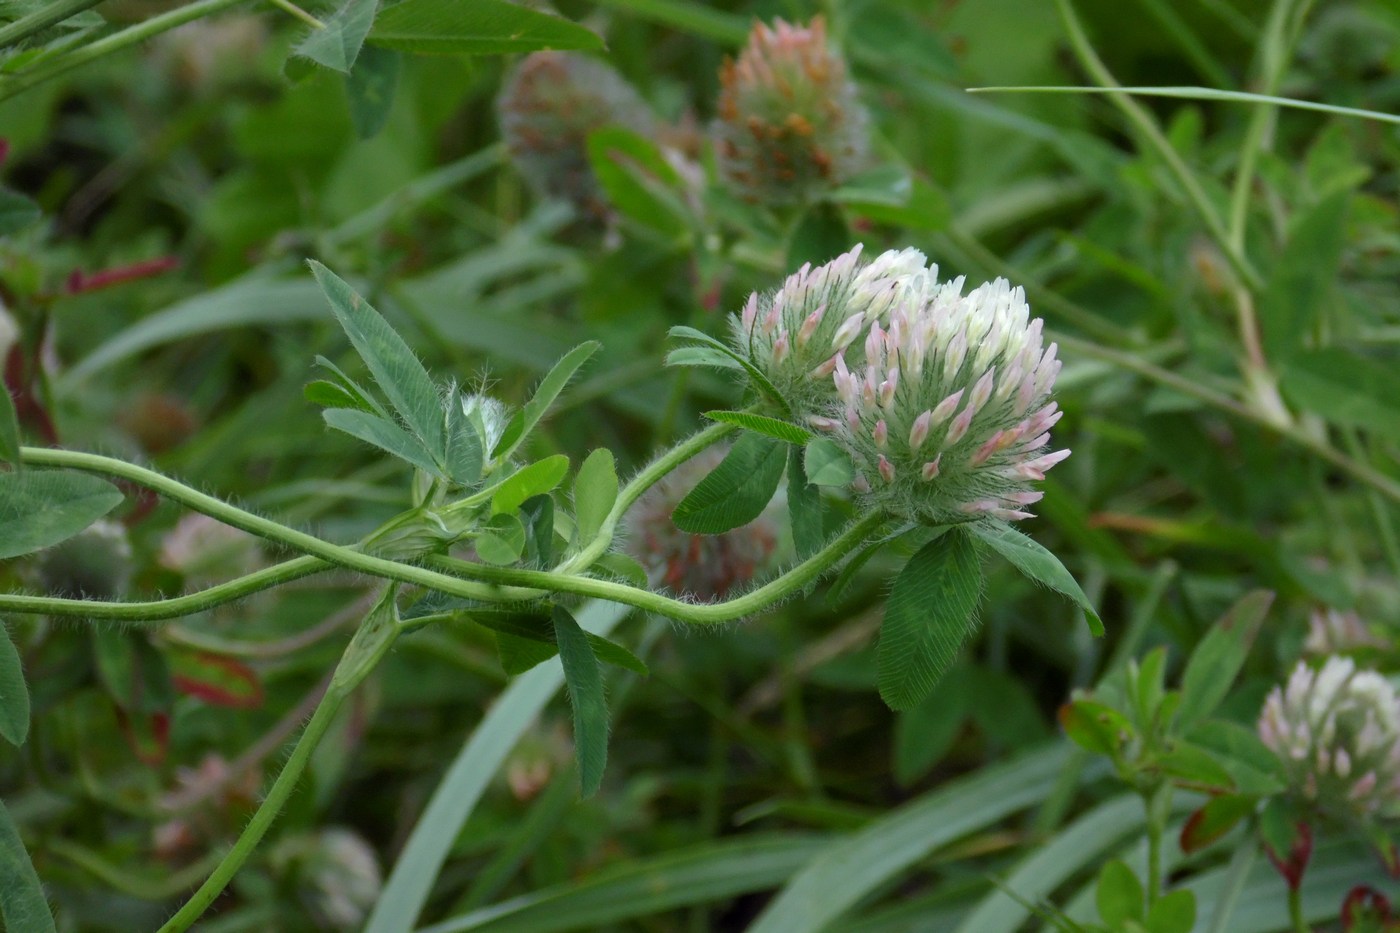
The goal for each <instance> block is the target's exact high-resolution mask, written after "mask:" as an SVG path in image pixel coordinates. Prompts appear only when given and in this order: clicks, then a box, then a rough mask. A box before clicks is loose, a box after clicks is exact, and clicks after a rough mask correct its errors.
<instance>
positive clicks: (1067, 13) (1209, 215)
mask: <svg viewBox="0 0 1400 933" xmlns="http://www.w3.org/2000/svg"><path fill="white" fill-rule="evenodd" d="M1055 2H1056V5H1057V6H1058V7H1059V10H1060V18H1061V20H1063V21H1064V24H1065V30H1066V32H1067V33H1068V34H1069V41H1070V45H1071V46H1073V48H1074V53H1075V55H1076V57H1078V59H1079V61H1080V64H1082V65H1083V66H1084V69H1085V70H1086V71H1087V72H1089V74H1090V76H1092V77H1093V79H1094V80H1095V81H1097V82H1098V83H1099V85H1100V86H1102V87H1105V88H1119V87H1121V86H1122V85H1120V84H1119V83H1118V81H1117V79H1116V78H1114V77H1113V74H1112V72H1110V71H1109V70H1108V68H1107V66H1105V65H1104V63H1103V61H1102V60H1101V59H1100V58H1099V56H1098V53H1097V52H1095V51H1094V47H1093V45H1092V44H1091V43H1090V42H1089V37H1088V36H1087V35H1085V33H1084V26H1083V24H1081V23H1080V22H1079V17H1078V15H1077V14H1076V13H1075V12H1074V7H1073V6H1071V4H1070V0H1055ZM1108 96H1109V100H1111V101H1113V103H1114V105H1115V106H1116V107H1118V109H1119V110H1121V111H1122V112H1123V114H1124V115H1125V116H1126V117H1127V118H1128V120H1129V122H1131V123H1132V124H1133V125H1134V126H1135V127H1137V129H1138V131H1139V132H1140V133H1142V134H1143V136H1144V137H1146V139H1147V141H1148V142H1149V143H1150V144H1151V145H1152V148H1153V150H1154V151H1155V152H1156V153H1157V155H1158V156H1159V157H1160V158H1161V159H1162V161H1163V162H1165V163H1166V165H1167V168H1168V169H1169V170H1170V171H1171V173H1172V175H1174V176H1175V177H1176V180H1177V183H1178V184H1180V185H1181V187H1182V190H1183V191H1185V193H1186V199H1187V200H1188V201H1190V202H1191V206H1192V207H1194V208H1195V209H1196V213H1197V214H1199V215H1200V217H1201V220H1202V222H1204V223H1205V225H1206V230H1207V232H1209V233H1210V235H1211V238H1212V239H1214V240H1215V242H1216V245H1218V246H1219V247H1220V249H1221V250H1222V251H1223V252H1224V254H1225V258H1226V259H1228V260H1229V262H1230V265H1231V266H1232V267H1233V268H1234V270H1235V273H1236V274H1237V275H1238V276H1239V277H1240V279H1241V280H1242V281H1243V282H1244V283H1245V284H1246V285H1248V286H1249V287H1250V288H1252V289H1255V290H1256V291H1257V290H1258V289H1259V288H1260V287H1261V286H1262V284H1263V280H1262V279H1261V278H1260V277H1259V273H1258V272H1257V271H1255V269H1254V267H1253V266H1252V265H1251V264H1250V262H1249V258H1248V257H1247V256H1245V255H1244V254H1243V253H1242V252H1240V251H1239V250H1237V249H1235V247H1234V244H1233V243H1231V241H1230V236H1229V231H1228V230H1226V228H1225V224H1224V223H1223V222H1222V221H1221V219H1220V215H1219V214H1217V213H1216V211H1215V207H1214V205H1212V204H1211V203H1210V198H1209V197H1208V196H1207V195H1206V192H1205V189H1204V188H1202V187H1201V183H1200V182H1199V181H1197V180H1196V176H1195V175H1193V174H1191V169H1190V168H1189V167H1188V166H1187V165H1186V163H1185V162H1184V161H1182V158H1181V155H1180V154H1179V153H1178V152H1177V151H1176V149H1175V148H1174V147H1173V146H1172V144H1171V142H1169V141H1168V140H1167V138H1166V137H1165V136H1163V135H1162V131H1161V129H1160V128H1159V127H1158V126H1157V121H1156V120H1154V119H1153V118H1152V114H1151V113H1149V112H1148V110H1147V109H1146V108H1145V107H1143V106H1142V105H1141V104H1139V103H1138V102H1137V101H1135V100H1133V98H1132V97H1131V96H1129V95H1128V94H1124V93H1115V92H1111V93H1110V94H1109V95H1108Z"/></svg>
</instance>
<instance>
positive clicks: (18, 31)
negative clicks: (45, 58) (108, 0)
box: [0, 0, 102, 49]
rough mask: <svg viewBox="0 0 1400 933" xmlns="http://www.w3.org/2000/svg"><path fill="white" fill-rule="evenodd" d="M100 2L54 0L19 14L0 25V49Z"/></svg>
mask: <svg viewBox="0 0 1400 933" xmlns="http://www.w3.org/2000/svg"><path fill="white" fill-rule="evenodd" d="M101 2H102V0H54V2H53V3H50V4H48V5H47V6H44V7H41V8H40V9H37V10H35V11H34V12H33V13H30V14H29V15H28V16H21V17H20V18H19V19H17V20H15V21H14V22H13V23H10V24H8V25H6V26H3V27H0V49H3V48H5V47H6V46H11V45H15V44H16V43H18V42H22V41H24V40H25V39H28V38H29V37H30V36H32V35H34V34H35V33H38V32H43V31H44V30H45V29H48V28H49V27H50V26H54V25H57V24H58V23H61V22H63V21H64V20H65V19H68V18H69V17H71V16H77V15H78V14H79V13H81V12H83V11H84V10H90V9H92V8H93V7H95V6H97V5H98V4H99V3H101Z"/></svg>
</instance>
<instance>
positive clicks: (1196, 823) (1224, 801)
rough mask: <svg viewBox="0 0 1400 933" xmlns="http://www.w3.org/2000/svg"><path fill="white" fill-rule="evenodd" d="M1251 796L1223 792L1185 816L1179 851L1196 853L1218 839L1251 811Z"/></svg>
mask: <svg viewBox="0 0 1400 933" xmlns="http://www.w3.org/2000/svg"><path fill="white" fill-rule="evenodd" d="M1254 805H1255V801H1254V799H1253V798H1252V797H1240V796H1237V795H1235V794H1223V795H1221V796H1219V797H1215V798H1213V799H1211V800H1210V801H1209V802H1208V803H1206V805H1205V806H1203V807H1201V808H1200V809H1199V810H1197V811H1196V812H1195V813H1193V814H1191V816H1190V817H1188V818H1187V820H1186V824H1185V825H1184V826H1182V827H1181V851H1183V852H1185V853H1187V854H1188V855H1189V854H1190V853H1192V852H1199V851H1200V850H1201V849H1204V848H1206V847H1207V846H1209V845H1211V844H1212V843H1214V842H1216V841H1217V840H1219V839H1220V838H1221V837H1222V836H1224V835H1225V834H1226V833H1228V832H1229V831H1230V830H1231V829H1234V828H1235V826H1236V825H1237V824H1238V823H1239V821H1240V820H1242V819H1244V818H1245V817H1246V816H1248V815H1249V814H1250V813H1251V812H1253V810H1254Z"/></svg>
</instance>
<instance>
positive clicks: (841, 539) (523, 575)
mask: <svg viewBox="0 0 1400 933" xmlns="http://www.w3.org/2000/svg"><path fill="white" fill-rule="evenodd" d="M887 521H888V519H887V518H886V517H885V516H883V515H880V514H878V513H872V514H869V515H866V516H865V517H863V518H861V519H858V520H857V521H855V522H853V523H852V524H851V525H849V526H848V527H847V528H846V530H845V531H843V532H841V534H839V535H837V536H836V537H835V538H833V539H832V540H831V541H830V542H829V543H828V544H827V545H826V547H824V548H822V549H821V550H820V551H818V552H817V553H815V554H813V555H812V556H811V557H809V558H807V559H806V560H805V561H803V562H802V563H800V564H798V565H797V566H795V567H793V568H792V569H790V570H788V571H787V572H785V573H784V574H783V575H782V576H780V577H778V578H777V579H775V580H773V581H771V582H770V583H767V584H765V585H764V586H760V587H759V588H758V589H755V590H752V591H750V592H748V593H745V594H744V595H743V596H737V597H735V598H734V599H730V600H726V601H724V602H719V603H702V604H699V605H696V604H695V603H688V602H684V601H682V600H679V599H671V598H670V597H668V596H662V595H660V594H659V593H653V592H651V591H650V590H639V589H637V588H636V587H632V586H628V585H627V584H625V583H614V582H613V581H611V580H595V579H592V578H589V577H574V576H567V575H564V574H560V573H557V572H554V571H544V570H521V569H517V568H512V567H491V566H488V565H486V564H473V563H468V562H466V561H460V560H454V559H452V558H450V557H429V558H427V559H426V560H425V563H427V564H428V566H430V567H437V568H440V569H442V570H444V571H448V572H452V573H460V574H462V575H463V576H467V577H471V578H473V579H477V580H482V581H486V582H490V583H496V584H502V585H506V586H515V587H527V588H531V589H535V590H540V591H545V592H555V593H573V594H575V595H578V596H591V597H593V598H595V599H604V600H608V601H609V602H615V603H622V604H624V605H628V606H634V607H636V608H638V609H643V610H645V611H647V612H653V613H656V614H657V615H662V616H666V617H667V618H670V619H676V620H677V621H680V622H687V623H690V624H692V625H719V624H722V623H725V622H733V621H734V620H735V619H742V618H744V617H745V616H751V615H754V614H755V613H758V612H761V611H762V610H764V609H767V608H769V607H770V606H773V605H775V604H776V603H779V602H781V601H782V600H784V599H786V598H788V597H789V596H792V595H794V594H796V593H798V592H799V591H801V590H802V589H803V588H804V587H806V586H807V584H809V583H812V582H815V581H816V580H817V579H818V578H819V577H820V576H821V575H822V574H823V573H825V572H826V571H827V570H829V569H831V568H832V567H833V566H834V565H835V564H836V563H837V562H838V561H839V560H841V558H843V557H845V556H846V555H847V554H849V553H850V552H851V551H853V550H855V549H856V548H857V547H859V546H860V545H861V544H862V543H864V542H865V541H867V540H868V539H869V538H871V537H872V536H873V535H875V534H876V533H877V532H878V531H879V530H880V528H881V527H882V526H883V525H885V524H886V522H887ZM449 579H450V578H449ZM515 595H516V594H498V596H497V598H507V597H508V596H515Z"/></svg>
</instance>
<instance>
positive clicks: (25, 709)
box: [0, 622, 29, 745]
mask: <svg viewBox="0 0 1400 933" xmlns="http://www.w3.org/2000/svg"><path fill="white" fill-rule="evenodd" d="M0 736H3V737H4V738H5V740H6V741H8V742H9V743H10V744H11V745H23V744H24V740H25V739H26V738H28V737H29V690H28V688H27V687H25V684H24V667H23V665H21V664H20V659H19V652H18V651H17V650H16V649H15V643H14V642H13V641H11V640H10V633H9V630H8V629H6V627H5V623H4V622H0Z"/></svg>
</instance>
